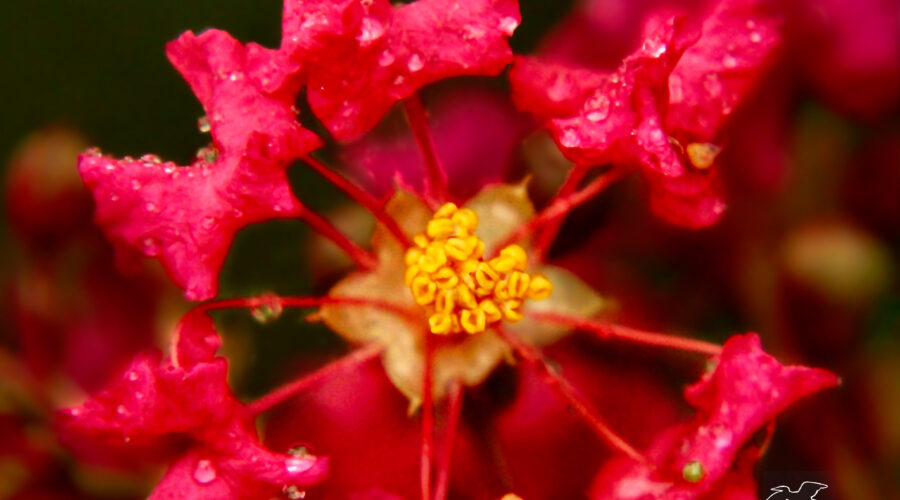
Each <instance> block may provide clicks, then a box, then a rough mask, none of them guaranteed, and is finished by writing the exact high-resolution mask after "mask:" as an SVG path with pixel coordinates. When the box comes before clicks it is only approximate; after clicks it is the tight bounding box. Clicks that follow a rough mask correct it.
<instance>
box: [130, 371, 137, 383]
mask: <svg viewBox="0 0 900 500" xmlns="http://www.w3.org/2000/svg"><path fill="white" fill-rule="evenodd" d="M137 379H138V374H137V372H128V380H130V381H132V382H134V381H136V380H137Z"/></svg>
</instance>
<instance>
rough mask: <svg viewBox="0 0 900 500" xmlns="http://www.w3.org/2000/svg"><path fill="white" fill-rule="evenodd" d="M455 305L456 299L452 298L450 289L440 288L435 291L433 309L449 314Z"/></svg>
mask: <svg viewBox="0 0 900 500" xmlns="http://www.w3.org/2000/svg"><path fill="white" fill-rule="evenodd" d="M455 307H456V300H455V299H454V298H453V291H452V290H441V291H439V292H438V293H437V300H435V301H434V310H435V311H437V312H445V313H447V314H450V313H452V312H453V308H455Z"/></svg>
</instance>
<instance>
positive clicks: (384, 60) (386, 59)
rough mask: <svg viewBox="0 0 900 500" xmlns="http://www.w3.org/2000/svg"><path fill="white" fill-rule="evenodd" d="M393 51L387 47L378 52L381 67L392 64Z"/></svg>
mask: <svg viewBox="0 0 900 500" xmlns="http://www.w3.org/2000/svg"><path fill="white" fill-rule="evenodd" d="M394 60H395V57H394V53H393V52H391V51H390V50H388V49H384V50H383V51H382V52H381V54H378V64H379V65H381V66H382V67H387V66H390V65H391V64H394Z"/></svg>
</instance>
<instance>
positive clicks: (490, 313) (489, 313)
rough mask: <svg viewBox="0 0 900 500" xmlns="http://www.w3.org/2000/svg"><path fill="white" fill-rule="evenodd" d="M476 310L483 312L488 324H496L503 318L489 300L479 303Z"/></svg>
mask: <svg viewBox="0 0 900 500" xmlns="http://www.w3.org/2000/svg"><path fill="white" fill-rule="evenodd" d="M478 309H480V310H482V311H484V315H485V317H486V319H487V321H488V323H496V322H497V321H500V320H501V319H502V318H503V314H502V313H501V312H500V308H498V307H497V304H495V303H494V301H493V300H491V299H484V300H482V301H481V303H480V304H478Z"/></svg>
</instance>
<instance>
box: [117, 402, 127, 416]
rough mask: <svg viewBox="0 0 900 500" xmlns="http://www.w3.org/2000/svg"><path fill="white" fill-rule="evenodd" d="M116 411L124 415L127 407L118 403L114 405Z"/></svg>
mask: <svg viewBox="0 0 900 500" xmlns="http://www.w3.org/2000/svg"><path fill="white" fill-rule="evenodd" d="M116 413H118V414H119V415H121V416H123V417H124V416H125V415H128V409H127V408H125V406H123V405H119V406H117V407H116Z"/></svg>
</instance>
